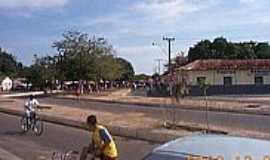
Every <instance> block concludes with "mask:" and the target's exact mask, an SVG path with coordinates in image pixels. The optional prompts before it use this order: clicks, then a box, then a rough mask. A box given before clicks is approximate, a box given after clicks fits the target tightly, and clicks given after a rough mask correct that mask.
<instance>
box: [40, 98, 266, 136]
mask: <svg viewBox="0 0 270 160" xmlns="http://www.w3.org/2000/svg"><path fill="white" fill-rule="evenodd" d="M40 101H41V102H43V103H51V104H59V105H64V106H70V107H80V108H86V109H87V108H89V109H94V110H99V111H109V112H112V113H117V114H125V113H128V112H129V113H130V112H144V113H145V114H146V115H147V116H149V117H154V118H159V119H162V118H164V110H165V109H164V106H156V107H150V106H139V105H127V104H115V103H110V104H109V103H102V102H89V101H77V100H66V99H55V98H42V99H40ZM175 113H176V118H177V120H178V121H185V122H195V123H205V119H206V112H205V111H199V110H188V109H179V108H178V109H176V110H175ZM208 119H209V122H210V125H218V126H225V127H231V128H234V129H235V128H241V129H247V130H250V131H261V132H265V133H269V132H270V125H269V122H270V116H266V115H253V114H239V113H231V112H213V111H209V112H208Z"/></svg>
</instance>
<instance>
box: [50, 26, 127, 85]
mask: <svg viewBox="0 0 270 160" xmlns="http://www.w3.org/2000/svg"><path fill="white" fill-rule="evenodd" d="M53 47H54V48H56V49H57V51H58V52H59V56H60V57H62V59H61V60H60V61H59V62H58V63H59V64H60V65H59V66H61V72H63V73H64V75H63V79H70V80H79V79H80V80H100V79H106V80H115V79H117V78H121V76H122V75H123V73H124V72H125V70H124V68H125V66H124V67H121V64H122V65H123V64H124V65H126V63H125V62H123V60H121V61H119V60H117V59H116V58H115V56H114V50H113V47H112V45H111V44H109V43H108V41H107V40H105V39H104V38H96V37H92V38H89V35H88V34H86V33H81V32H78V31H68V32H65V33H64V34H63V39H62V40H60V41H56V42H54V44H53ZM59 70H60V69H59ZM127 76H129V74H128V75H127Z"/></svg>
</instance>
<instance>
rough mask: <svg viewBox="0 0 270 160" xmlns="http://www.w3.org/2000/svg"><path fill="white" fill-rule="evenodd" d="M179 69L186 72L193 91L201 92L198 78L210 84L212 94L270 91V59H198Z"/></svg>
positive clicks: (209, 91) (196, 93) (198, 93)
mask: <svg viewBox="0 0 270 160" xmlns="http://www.w3.org/2000/svg"><path fill="white" fill-rule="evenodd" d="M179 71H181V72H179V74H183V73H184V74H185V76H187V77H186V79H187V80H188V84H189V86H190V95H202V91H201V90H200V89H199V87H198V83H199V81H205V82H206V83H208V84H209V89H208V94H209V95H217V94H266V93H270V59H269V60H268V59H250V60H224V59H209V60H195V61H193V62H191V63H189V64H187V65H185V66H183V67H180V68H179Z"/></svg>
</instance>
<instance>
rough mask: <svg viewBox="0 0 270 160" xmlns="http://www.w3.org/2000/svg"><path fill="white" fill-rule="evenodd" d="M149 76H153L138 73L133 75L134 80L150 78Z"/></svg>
mask: <svg viewBox="0 0 270 160" xmlns="http://www.w3.org/2000/svg"><path fill="white" fill-rule="evenodd" d="M149 78H151V76H149V75H146V74H137V75H135V76H134V77H133V80H134V81H138V80H148V79H149Z"/></svg>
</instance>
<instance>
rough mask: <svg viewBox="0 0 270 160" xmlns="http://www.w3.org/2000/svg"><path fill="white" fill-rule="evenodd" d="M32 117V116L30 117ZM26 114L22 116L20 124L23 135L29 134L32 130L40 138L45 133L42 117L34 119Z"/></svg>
mask: <svg viewBox="0 0 270 160" xmlns="http://www.w3.org/2000/svg"><path fill="white" fill-rule="evenodd" d="M30 117H31V116H30ZM30 117H28V116H27V115H26V114H25V115H23V116H22V118H21V121H20V124H21V129H22V131H23V133H26V132H28V131H29V130H30V129H32V131H33V132H34V133H35V135H36V136H40V135H41V134H42V133H43V130H44V126H43V122H42V120H41V119H40V117H39V116H38V115H37V114H36V115H35V116H32V118H30Z"/></svg>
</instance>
